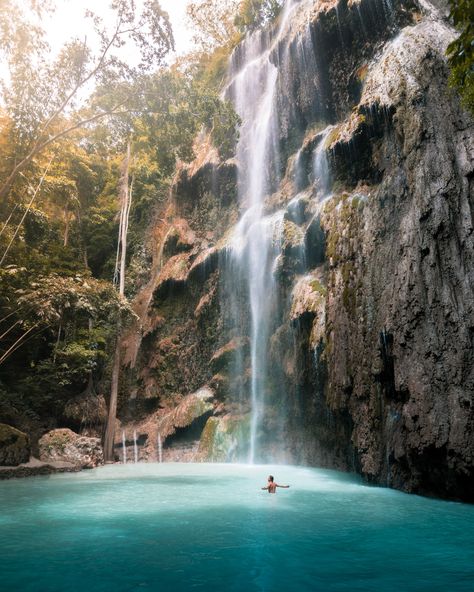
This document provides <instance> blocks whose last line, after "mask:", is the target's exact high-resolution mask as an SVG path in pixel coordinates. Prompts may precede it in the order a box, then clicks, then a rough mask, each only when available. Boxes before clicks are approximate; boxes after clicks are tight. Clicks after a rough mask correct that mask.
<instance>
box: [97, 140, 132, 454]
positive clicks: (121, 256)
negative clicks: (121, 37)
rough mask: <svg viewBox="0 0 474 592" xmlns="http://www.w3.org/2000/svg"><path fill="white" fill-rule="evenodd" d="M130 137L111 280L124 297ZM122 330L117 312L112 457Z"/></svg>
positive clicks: (108, 433)
mask: <svg viewBox="0 0 474 592" xmlns="http://www.w3.org/2000/svg"><path fill="white" fill-rule="evenodd" d="M130 158H131V151H130V141H129V142H128V145H127V152H126V154H125V157H124V159H123V163H122V171H121V172H122V174H121V177H120V185H119V194H120V224H119V238H118V246H117V258H116V260H115V273H114V284H116V285H117V284H118V288H119V290H118V292H119V296H120V298H124V297H125V265H126V260H127V234H128V224H129V218H130V206H131V204H132V191H133V178H132V182H131V183H130ZM121 330H122V319H121V318H120V315H119V316H118V318H117V328H116V343H115V354H114V362H113V366H112V379H111V384H110V399H109V412H108V417H107V426H106V430H105V436H104V458H105V460H106V461H107V460H113V458H114V454H113V449H114V436H115V421H116V418H117V400H118V390H119V378H120V346H121V343H120V338H121Z"/></svg>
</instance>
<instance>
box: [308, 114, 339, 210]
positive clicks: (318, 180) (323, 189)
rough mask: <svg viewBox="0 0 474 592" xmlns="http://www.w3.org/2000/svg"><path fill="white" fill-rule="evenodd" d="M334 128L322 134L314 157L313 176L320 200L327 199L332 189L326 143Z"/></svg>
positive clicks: (329, 128)
mask: <svg viewBox="0 0 474 592" xmlns="http://www.w3.org/2000/svg"><path fill="white" fill-rule="evenodd" d="M333 129H334V126H332V125H328V127H327V128H326V129H325V130H324V131H323V132H322V134H321V140H320V141H319V144H318V145H317V147H316V149H315V151H314V155H313V175H314V182H315V185H316V193H317V195H318V196H319V198H320V199H322V198H324V197H326V196H327V195H328V192H329V190H330V187H331V176H330V172H329V162H328V157H327V150H326V141H327V139H328V136H329V134H330V133H331V132H332V131H333Z"/></svg>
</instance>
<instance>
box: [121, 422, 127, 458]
mask: <svg viewBox="0 0 474 592" xmlns="http://www.w3.org/2000/svg"><path fill="white" fill-rule="evenodd" d="M122 460H123V464H124V465H126V464H127V440H126V438H125V430H122Z"/></svg>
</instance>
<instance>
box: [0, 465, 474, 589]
mask: <svg viewBox="0 0 474 592" xmlns="http://www.w3.org/2000/svg"><path fill="white" fill-rule="evenodd" d="M270 472H271V473H272V474H274V475H275V478H276V481H277V482H280V483H289V484H290V485H291V488H290V489H280V490H278V493H277V494H276V495H269V494H268V493H267V492H265V491H261V490H260V487H262V486H263V485H265V483H266V477H267V475H268V474H269V473H270ZM0 507H1V515H0V533H1V534H0V537H1V539H0V540H1V553H0V574H1V575H0V578H1V580H0V581H1V584H2V590H5V591H7V590H8V591H20V592H66V591H67V592H76V591H77V592H79V591H81V592H105V591H107V592H108V591H110V592H112V591H113V592H131V591H143V590H150V591H151V590H153V591H159V592H161V591H163V592H168V591H169V592H181V591H184V590H186V591H189V590H207V591H214V590H216V591H220V590H222V591H227V592H228V591H242V592H243V591H248V592H253V591H255V592H257V591H266V590H269V591H270V590H276V589H279V590H290V591H295V592H296V591H299V592H300V591H301V592H304V591H308V592H309V591H311V592H313V591H322V592H325V591H351V592H353V591H361V592H362V591H364V592H368V591H380V592H390V591H397V592H410V591H417V592H421V591H430V592H436V591H439V592H441V591H442V592H458V591H459V592H461V591H466V592H467V591H469V592H472V590H474V506H470V505H466V504H460V503H454V502H444V501H438V500H432V499H426V498H422V497H418V496H412V495H405V494H402V493H399V492H396V491H393V490H390V489H384V488H377V487H368V486H366V485H364V484H363V483H362V482H360V481H359V480H358V479H357V478H356V477H354V476H349V475H346V474H342V473H338V472H334V471H326V470H318V469H309V468H301V467H288V466H245V465H215V464H213V465H211V464H195V465H193V464H138V465H133V464H130V465H126V466H118V465H115V466H107V467H104V468H100V469H96V470H93V471H87V472H82V473H78V474H67V475H56V476H53V477H40V478H33V479H26V480H13V481H8V482H2V483H0Z"/></svg>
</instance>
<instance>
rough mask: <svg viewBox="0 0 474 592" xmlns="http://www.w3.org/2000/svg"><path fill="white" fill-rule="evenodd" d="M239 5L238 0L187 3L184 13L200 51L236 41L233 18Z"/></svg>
mask: <svg viewBox="0 0 474 592" xmlns="http://www.w3.org/2000/svg"><path fill="white" fill-rule="evenodd" d="M239 5H240V0H217V1H216V0H195V1H194V2H191V3H190V4H189V5H188V7H187V9H186V14H187V16H188V19H189V20H190V22H191V24H192V27H193V31H194V37H193V40H194V42H195V43H196V45H197V46H198V47H199V48H200V50H201V51H204V52H209V51H212V50H214V49H215V48H216V47H221V46H226V45H229V43H232V42H235V41H236V35H237V29H236V27H235V24H234V19H235V15H236V14H237V11H238V8H239ZM234 44H235V43H234Z"/></svg>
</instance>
